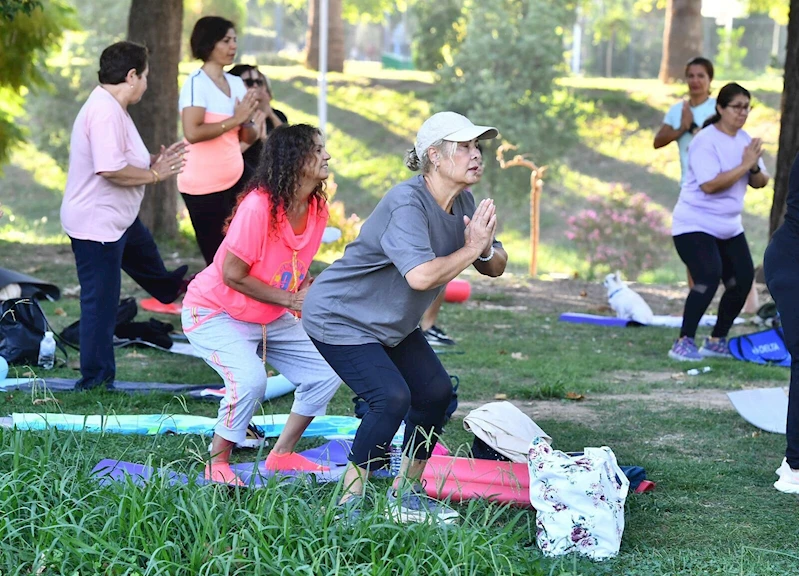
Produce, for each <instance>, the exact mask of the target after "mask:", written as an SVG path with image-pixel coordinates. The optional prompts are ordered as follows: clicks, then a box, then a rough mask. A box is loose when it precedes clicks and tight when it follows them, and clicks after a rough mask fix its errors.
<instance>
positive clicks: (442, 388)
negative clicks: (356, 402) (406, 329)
mask: <svg viewBox="0 0 799 576" xmlns="http://www.w3.org/2000/svg"><path fill="white" fill-rule="evenodd" d="M311 341H312V342H313V343H314V345H315V346H316V348H317V349H318V350H319V352H320V353H321V354H322V356H323V357H324V359H325V360H327V363H328V364H330V367H331V368H333V370H335V371H336V373H337V374H338V375H339V377H340V378H341V379H342V380H343V381H344V382H346V384H347V386H349V387H350V388H351V389H352V391H353V392H355V393H356V394H357V395H358V396H360V397H361V398H363V399H364V400H365V401H366V404H367V405H368V406H369V411H368V412H367V413H366V414H365V415H364V417H363V421H362V422H361V425H360V426H359V427H358V431H357V432H356V433H355V439H354V440H353V442H352V452H351V454H350V461H351V462H353V463H354V464H356V465H357V466H359V467H361V468H365V469H367V470H374V469H375V468H380V467H381V466H382V465H383V463H384V459H385V456H386V449H387V448H388V446H389V444H390V443H391V439H392V438H393V437H394V434H396V432H397V429H398V428H399V425H400V424H401V423H402V420H403V418H405V416H406V415H407V424H408V425H407V426H406V427H405V440H404V442H403V450H404V453H405V454H407V455H408V456H409V457H411V458H414V459H417V460H427V459H428V458H430V454H431V452H432V450H433V446H435V443H436V440H437V439H438V435H439V434H440V433H441V427H442V426H443V425H444V417H445V415H446V410H447V406H449V402H450V399H451V398H452V382H451V381H450V379H449V375H448V374H447V371H446V370H445V369H444V367H443V366H442V365H441V362H440V361H439V359H438V356H436V354H435V352H433V349H432V348H430V344H428V343H427V340H425V337H424V335H423V334H422V331H421V330H420V329H418V328H417V329H416V330H414V331H413V332H412V333H411V334H410V336H408V337H407V338H405V340H403V341H402V342H400V343H399V344H397V345H396V346H394V347H393V348H391V347H388V346H383V345H381V344H377V343H375V344H360V345H353V346H337V345H332V344H324V343H322V342H319V341H317V340H314V339H313V338H311Z"/></svg>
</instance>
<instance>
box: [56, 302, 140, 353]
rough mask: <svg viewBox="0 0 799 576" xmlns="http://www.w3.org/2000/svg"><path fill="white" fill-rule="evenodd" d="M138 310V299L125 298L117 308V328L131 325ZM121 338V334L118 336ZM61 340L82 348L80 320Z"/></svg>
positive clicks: (72, 325) (64, 332)
mask: <svg viewBox="0 0 799 576" xmlns="http://www.w3.org/2000/svg"><path fill="white" fill-rule="evenodd" d="M138 311H139V310H138V308H137V307H136V299H135V298H123V299H122V300H120V301H119V307H118V308H117V320H116V327H117V328H119V327H120V326H121V325H123V324H127V323H129V322H130V321H131V320H133V319H134V318H135V317H136V314H137V312H138ZM114 333H115V334H116V329H114ZM116 335H117V336H119V334H116ZM60 338H61V339H62V340H64V342H66V343H67V344H69V345H70V346H72V347H73V348H79V347H80V320H76V321H75V322H73V323H72V324H70V325H69V326H67V327H66V328H64V331H63V332H61V334H60Z"/></svg>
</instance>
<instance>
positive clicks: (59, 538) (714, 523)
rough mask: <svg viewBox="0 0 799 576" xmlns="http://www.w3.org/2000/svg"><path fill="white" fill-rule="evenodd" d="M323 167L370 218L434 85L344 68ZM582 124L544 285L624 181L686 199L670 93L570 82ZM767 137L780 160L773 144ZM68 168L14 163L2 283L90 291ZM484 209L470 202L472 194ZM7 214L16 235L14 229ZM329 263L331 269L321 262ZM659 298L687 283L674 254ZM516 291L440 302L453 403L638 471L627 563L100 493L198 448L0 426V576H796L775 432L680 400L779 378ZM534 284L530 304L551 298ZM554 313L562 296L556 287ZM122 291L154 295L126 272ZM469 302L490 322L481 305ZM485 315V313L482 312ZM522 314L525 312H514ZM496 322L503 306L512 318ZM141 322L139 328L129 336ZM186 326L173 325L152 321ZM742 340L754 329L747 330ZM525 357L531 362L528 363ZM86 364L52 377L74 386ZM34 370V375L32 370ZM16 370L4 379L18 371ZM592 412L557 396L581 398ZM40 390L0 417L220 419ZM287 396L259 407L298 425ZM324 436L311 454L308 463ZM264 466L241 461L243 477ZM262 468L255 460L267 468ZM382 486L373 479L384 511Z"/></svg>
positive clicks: (575, 265) (167, 406) (344, 400)
mask: <svg viewBox="0 0 799 576" xmlns="http://www.w3.org/2000/svg"><path fill="white" fill-rule="evenodd" d="M267 72H268V73H269V74H270V76H271V77H272V78H273V79H274V81H275V93H276V95H277V103H276V106H277V107H279V108H281V109H282V110H284V111H286V112H287V113H288V115H289V118H290V119H291V120H293V121H313V116H314V114H315V109H316V108H315V106H316V104H315V80H314V77H313V75H312V74H310V73H308V72H306V71H303V70H301V69H300V68H298V67H285V68H281V67H275V68H269V69H268V70H267ZM330 83H331V98H330V102H331V110H330V115H329V117H330V127H331V131H330V150H331V153H332V155H333V157H334V160H333V161H334V163H335V166H336V168H335V171H336V175H337V182H338V183H339V190H338V193H337V196H336V199H338V200H343V201H344V202H345V204H346V206H347V209H348V211H357V212H358V213H359V214H360V215H361V216H366V215H367V214H368V212H369V211H370V209H371V207H372V206H374V204H375V203H376V202H377V200H378V199H379V198H380V196H381V195H382V194H383V193H384V192H385V190H386V189H387V188H388V187H389V186H390V185H391V184H392V183H393V182H396V181H397V180H399V179H400V178H404V177H406V176H407V174H408V173H407V171H405V169H404V168H403V167H402V164H401V153H402V151H403V149H404V148H406V147H408V146H410V142H411V140H412V137H413V134H414V132H415V130H416V129H417V128H418V126H419V125H420V123H421V121H422V120H423V119H424V117H425V115H426V114H428V112H429V107H428V105H427V104H426V98H427V96H426V95H427V94H428V91H429V90H430V89H431V85H430V78H429V76H426V75H424V74H418V73H416V74H408V73H399V72H385V73H382V72H381V73H378V72H377V71H375V70H368V69H363V70H361V69H359V70H355V69H354V68H349V69H348V73H347V74H345V75H331V79H330ZM564 84H566V85H567V86H569V87H570V89H572V90H573V91H574V92H575V94H576V95H577V96H578V97H579V98H580V99H581V101H582V104H581V105H582V106H584V107H585V109H586V110H587V111H588V112H590V114H589V113H587V114H586V115H585V116H584V118H583V120H582V121H581V125H580V131H581V132H580V133H581V138H582V144H581V145H580V147H579V148H578V149H577V150H575V151H574V152H573V153H572V154H571V155H570V156H569V157H568V158H566V159H564V166H563V167H562V168H561V169H560V171H555V172H553V173H552V176H551V178H550V179H548V180H547V183H546V184H545V188H544V198H543V202H542V206H543V214H542V240H543V245H542V247H541V251H540V254H539V258H540V270H541V272H542V273H547V274H554V273H571V272H574V271H577V272H583V273H584V272H585V265H584V263H583V262H582V261H581V258H580V256H579V255H577V254H576V253H575V252H574V251H573V249H572V248H571V247H570V246H569V243H568V242H566V241H565V237H564V236H563V229H564V226H563V222H564V217H565V215H567V214H568V213H571V212H573V211H575V210H577V209H579V207H580V205H581V202H582V201H583V200H584V198H585V197H586V196H587V195H588V194H589V192H591V193H594V192H601V191H602V190H603V189H605V188H607V187H609V185H610V183H612V182H621V183H625V184H627V185H629V186H630V189H631V192H635V191H644V192H646V193H647V194H649V195H650V196H651V197H652V198H653V199H654V200H655V201H656V202H658V203H660V204H662V205H663V206H664V207H666V208H669V209H670V207H671V205H670V203H673V201H674V199H675V198H676V182H677V177H678V173H679V166H678V161H677V154H676V150H661V151H654V150H652V149H651V145H650V144H651V139H652V137H653V135H654V131H655V130H656V129H657V127H658V126H659V123H660V121H661V120H662V115H663V113H664V111H665V109H666V107H667V106H668V104H669V103H670V102H671V101H672V100H673V98H674V97H676V96H677V95H678V94H679V88H678V87H664V86H661V85H660V84H658V83H657V82H654V81H626V80H612V81H610V80H597V79H569V80H567V81H566V82H564ZM752 87H753V88H754V93H755V96H756V99H757V101H758V108H756V109H755V112H756V113H753V115H752V118H751V119H750V124H751V128H752V130H751V132H752V133H755V134H769V135H773V134H776V133H777V132H776V126H777V118H778V106H779V86H778V82H775V81H763V82H761V83H754V84H752ZM773 140H774V139H773V137H772V138H771V140H769V139H768V138H767V143H768V145H769V147H768V150H769V158H767V164H769V166H773V158H774V152H775V148H774V147H775V146H776V142H774V141H773ZM64 177H65V176H64V174H63V171H61V170H60V169H59V168H58V166H56V165H55V164H54V163H53V162H52V161H51V160H50V159H49V158H48V157H47V156H45V155H42V154H41V153H39V152H37V151H36V150H35V149H33V148H32V147H24V148H21V149H20V150H19V151H18V152H17V153H16V155H15V157H14V161H13V163H12V164H10V165H9V166H7V167H5V175H4V178H3V180H2V181H0V186H2V190H3V195H2V202H3V204H4V206H5V207H7V208H8V211H9V212H10V216H11V217H9V218H7V219H4V220H2V221H0V251H2V253H3V255H4V258H3V266H5V267H9V268H13V269H17V270H20V271H23V272H27V273H30V274H34V275H37V276H40V277H42V278H45V279H49V280H51V281H55V282H57V283H58V284H59V286H61V287H62V288H67V287H73V286H76V285H77V278H76V273H75V268H74V260H73V257H72V254H71V250H70V248H69V245H68V244H67V239H66V237H65V236H64V235H63V234H62V233H61V231H60V227H59V224H58V205H59V202H60V197H61V194H62V191H63V183H64ZM478 193H479V191H478ZM498 202H499V203H500V206H501V207H502V206H503V205H504V206H505V207H506V210H505V212H504V214H505V216H504V221H505V224H504V229H503V233H502V235H501V239H502V240H503V241H504V243H505V245H506V247H507V248H508V250H509V253H510V257H511V263H512V266H511V269H512V270H513V271H517V272H519V271H524V270H526V269H527V259H528V257H529V241H528V238H527V232H528V230H527V228H526V226H527V224H526V217H527V210H526V207H524V206H523V203H520V201H519V200H516V201H511V200H506V199H503V198H499V199H498ZM768 203H769V202H768V191H766V192H765V193H763V194H762V195H760V196H758V195H757V194H754V193H752V191H750V193H748V205H747V210H748V213H747V215H746V219H745V223H746V226H747V227H748V228H747V229H748V235H749V237H750V241H751V242H752V244H753V247H754V249H753V252H754V254H755V260H759V255H758V251H759V250H761V249H762V247H763V245H764V242H765V233H766V218H767V207H766V204H768ZM12 217H13V218H12ZM161 247H162V251H163V253H164V255H165V257H166V258H167V260H168V264H169V265H170V266H176V265H178V264H179V263H184V262H187V263H189V264H190V266H191V267H192V270H193V271H196V270H199V269H200V266H201V264H200V259H199V254H198V251H197V249H196V247H195V246H194V244H193V242H192V241H191V239H190V238H186V237H182V238H181V239H179V240H178V241H174V242H170V243H162V244H161ZM329 256H330V255H329V254H328V255H326V258H329ZM649 279H651V280H656V281H673V280H676V279H679V280H682V269H681V266H680V265H679V264H678V263H677V262H676V260H674V259H673V260H672V262H670V263H669V264H667V265H666V266H664V267H663V268H662V269H661V270H658V271H657V272H656V273H654V274H651V275H649ZM512 280H513V281H514V282H515V283H516V284H519V285H521V288H514V289H513V290H510V289H507V290H506V289H499V290H492V291H490V292H489V291H487V290H485V289H483V288H481V285H480V284H478V283H474V285H473V296H472V302H473V303H474V304H475V306H470V307H466V306H457V305H446V306H445V307H444V309H443V311H442V316H441V324H442V325H444V326H445V327H446V328H447V330H448V331H449V332H450V333H451V334H452V335H453V336H454V337H456V338H457V339H458V341H459V348H460V349H461V350H463V351H464V352H465V353H464V354H463V355H454V354H447V355H444V356H442V361H443V362H444V365H445V367H446V368H447V369H448V370H449V371H450V372H451V373H454V374H457V375H458V376H459V377H460V380H461V388H460V401H461V404H462V406H473V405H478V404H480V403H483V402H487V401H491V400H492V399H493V398H494V397H495V395H497V394H504V395H506V396H507V397H508V398H509V399H510V400H511V401H513V402H514V403H516V404H517V405H519V406H522V407H523V408H524V409H525V410H532V411H536V413H537V416H536V422H537V423H538V424H539V425H541V426H542V428H543V429H544V430H546V431H547V432H548V433H549V434H550V435H551V436H553V438H554V439H555V444H556V447H558V448H561V449H563V450H567V451H568V450H579V449H582V448H583V447H585V446H600V445H608V446H611V447H612V448H613V450H614V452H615V453H616V455H617V457H618V459H619V461H620V462H621V463H622V464H625V465H626V464H630V465H640V466H643V467H645V468H646V470H647V472H648V474H649V476H650V478H651V479H652V480H654V481H655V482H657V484H658V486H657V489H656V491H655V492H653V493H649V494H643V495H631V496H630V498H629V499H628V501H627V509H626V523H627V527H626V531H625V535H624V541H623V544H622V549H621V553H620V555H619V557H618V558H617V559H615V560H612V561H609V562H606V563H603V564H592V563H589V562H586V561H582V560H578V559H576V558H571V557H570V558H565V559H561V560H547V559H543V558H542V557H541V555H540V553H539V552H538V551H537V549H536V547H535V543H534V541H535V530H534V515H533V513H532V512H529V511H525V510H517V509H504V508H501V507H496V506H490V505H486V504H485V503H473V504H470V505H469V506H465V507H462V508H461V512H462V513H463V515H464V517H465V519H464V520H463V521H462V522H461V524H460V527H457V528H455V529H452V530H441V529H438V528H430V527H412V528H408V527H398V526H396V525H393V524H392V523H390V522H387V521H385V520H383V519H382V517H381V516H379V515H377V514H372V515H367V516H366V518H365V519H364V521H363V522H361V523H358V524H356V525H354V526H343V525H341V524H340V523H336V522H333V521H332V516H331V514H330V507H331V503H332V502H334V500H335V491H336V490H337V489H338V488H337V487H336V486H331V485H328V486H313V485H296V486H277V485H270V486H269V487H268V488H267V489H265V490H260V491H248V490H242V491H232V492H230V491H226V490H220V489H218V488H214V487H200V486H189V487H183V486H170V485H168V483H166V482H165V481H161V480H158V481H155V482H152V483H150V484H149V485H147V486H144V487H139V486H134V485H132V484H119V485H113V486H100V485H98V484H97V483H96V482H95V481H94V480H92V479H91V478H90V477H89V472H90V470H91V468H92V467H93V466H94V465H95V464H96V463H97V462H98V461H99V460H101V459H103V458H120V459H124V460H129V461H135V462H141V463H146V462H151V463H152V464H155V465H166V466H169V467H170V468H172V469H174V470H176V471H179V472H190V471H196V470H197V469H199V467H200V466H201V461H202V458H203V456H204V455H205V453H206V445H207V439H206V438H200V437H196V436H185V437H167V436H156V437H132V436H114V435H104V436H101V435H90V434H75V433H66V432H55V431H47V432H41V433H28V432H18V431H7V430H3V431H0V574H2V576H6V575H8V574H70V575H71V574H75V573H78V574H81V575H83V574H142V575H143V574H157V573H170V574H172V573H174V574H222V573H224V574H238V573H247V574H398V573H420V574H434V573H435V574H439V573H442V574H444V573H447V574H575V575H576V574H584V575H587V574H592V575H593V574H606V575H614V576H615V575H619V574H624V575H640V576H644V575H647V576H648V575H661V574H662V575H666V574H668V575H672V574H673V575H683V574H691V575H694V574H696V575H728V574H737V575H758V576H763V575H764V576H771V575H774V576H776V575H784V574H793V573H796V569H795V565H796V562H797V559H798V558H797V556H798V555H799V553H797V550H799V528H797V527H796V522H795V519H796V516H797V514H798V513H799V500H797V499H796V498H792V497H788V496H784V495H780V494H778V493H777V492H776V491H775V490H774V489H773V488H772V487H771V483H772V482H773V481H774V479H775V476H774V473H773V471H774V469H775V468H776V467H777V465H778V464H779V460H780V458H781V453H782V451H783V443H784V438H783V437H781V436H777V435H771V434H765V433H764V434H758V433H756V431H755V430H754V429H753V428H752V427H751V426H749V425H748V424H746V423H745V422H744V421H743V420H742V419H741V418H740V417H739V416H738V415H737V414H736V413H735V412H734V411H732V410H730V409H729V407H726V408H725V407H723V406H722V407H719V406H717V405H703V404H702V403H691V402H690V399H691V398H695V397H697V396H701V395H703V394H705V395H709V396H708V397H710V396H713V395H715V396H714V397H717V396H718V395H719V394H720V393H721V392H722V391H726V390H734V389H740V388H742V387H755V386H766V387H773V386H778V385H784V384H786V383H787V379H788V374H787V371H786V370H784V369H781V368H770V367H762V366H755V365H749V364H742V363H737V362H723V361H708V362H707V364H708V365H710V366H711V367H712V368H713V370H712V372H710V373H709V374H703V375H701V376H698V377H693V378H692V377H687V376H684V375H682V374H681V370H683V369H684V367H682V366H675V364H673V363H671V362H670V361H669V360H668V359H667V358H666V356H665V352H666V350H667V349H668V347H669V346H670V344H671V339H672V338H673V333H672V331H670V330H663V329H656V328H646V329H640V330H619V331H608V330H606V329H601V328H597V327H591V326H575V325H562V324H559V323H558V322H557V321H556V314H557V312H556V311H555V310H554V308H553V307H552V306H550V307H547V308H544V309H538V308H536V307H535V306H531V305H529V302H527V301H525V300H524V298H525V294H528V293H529V291H528V290H527V287H525V286H524V284H525V279H524V278H522V277H516V278H512ZM540 286H541V285H540V284H537V285H535V286H533V288H536V289H540ZM548 289H549V290H551V291H553V296H555V294H554V291H556V290H558V283H551V288H548ZM123 294H125V295H133V296H137V297H143V296H144V293H143V292H142V291H141V290H140V289H138V288H137V287H136V286H135V285H134V284H133V283H132V282H131V281H130V280H129V279H128V278H127V277H124V279H123ZM478 305H479V306H478ZM488 305H492V306H491V309H488V308H487V306H488ZM518 305H527V309H526V310H522V309H520V308H518V307H517V308H512V307H514V306H518ZM503 307H506V308H510V309H503ZM44 308H45V310H46V312H47V315H48V318H49V319H50V320H51V322H52V323H53V324H54V325H55V327H56V329H58V330H60V329H62V328H63V327H64V326H66V325H67V324H69V323H71V322H73V321H74V320H75V319H77V317H78V314H79V307H78V301H77V300H76V299H74V298H63V299H62V300H60V301H59V302H55V303H45V304H44ZM147 317H149V314H147V313H140V318H139V319H146V318H147ZM159 318H160V319H162V320H167V321H171V322H177V321H178V319H177V318H175V317H159ZM737 330H738V331H741V330H747V328H738V329H737ZM514 353H521V356H519V355H518V354H514ZM117 365H118V378H119V379H124V380H150V381H163V382H186V383H206V382H214V381H216V375H215V373H214V372H213V371H212V370H211V369H210V368H208V367H207V366H206V365H205V364H204V363H203V362H202V361H200V360H198V359H195V358H187V357H181V356H177V355H170V354H164V353H161V352H158V351H154V350H147V349H145V350H140V351H139V350H136V351H134V350H131V349H127V350H126V349H123V350H120V351H119V352H118V354H117ZM76 366H77V358H76V356H75V354H74V353H72V354H71V358H70V364H69V365H68V366H63V367H59V368H57V369H56V370H54V371H53V372H52V375H53V376H59V377H66V378H71V377H76V376H77V372H76V370H75V368H76ZM24 371H25V369H24V368H23V369H21V372H24ZM12 375H13V374H12ZM570 392H573V393H577V394H582V395H584V396H585V400H584V401H582V402H573V401H569V400H565V399H564V398H565V396H566V395H567V394H568V393H570ZM42 395H43V392H41V391H40V392H37V393H36V394H31V393H20V392H11V393H4V394H2V395H0V415H5V414H9V413H11V412H25V411H63V412H67V413H85V414H90V413H91V414H99V413H112V412H115V413H119V414H122V413H161V412H163V411H166V412H174V413H183V412H185V411H188V412H189V413H191V414H197V415H205V416H213V415H214V414H215V413H216V404H215V403H212V402H201V401H195V400H191V399H188V398H183V397H180V396H178V397H173V396H170V395H165V394H138V395H125V394H118V393H117V394H115V393H110V392H104V391H93V392H87V393H71V394H56V395H55V397H56V398H57V399H58V400H59V403H58V404H57V405H56V404H52V403H50V404H43V405H36V406H34V404H33V401H34V400H37V399H40V398H41V397H42ZM350 397H351V393H349V391H348V389H346V388H344V387H342V389H341V390H340V391H339V392H338V393H337V395H336V396H335V398H334V399H333V401H332V403H331V405H330V408H329V413H336V414H351V413H352V402H351V399H350ZM290 405H291V398H290V397H288V398H279V399H276V400H273V401H271V402H269V403H267V404H265V405H264V406H263V407H262V409H263V411H264V412H265V413H285V412H287V411H288V410H289V408H290ZM464 414H465V410H461V411H460V412H459V413H458V414H457V415H456V417H455V418H454V419H453V421H452V422H451V423H450V424H449V425H448V426H447V428H446V432H445V434H444V436H443V440H444V442H445V443H446V444H447V445H448V446H450V448H452V449H453V450H458V451H460V452H464V451H466V450H467V449H468V446H469V445H470V443H471V437H470V435H469V434H468V433H467V432H465V431H464V430H463V428H462V418H463V415H464ZM315 442H318V440H303V441H302V444H301V448H302V447H308V446H311V445H313V444H314V443H315ZM258 456H259V454H257V453H255V452H253V451H246V452H241V453H237V454H236V458H237V459H238V460H241V461H244V460H253V459H255V458H256V457H258ZM260 456H263V454H260ZM383 488H385V483H380V482H376V485H375V493H376V495H377V505H378V507H379V506H381V505H382V500H381V498H380V493H381V490H382V489H383Z"/></svg>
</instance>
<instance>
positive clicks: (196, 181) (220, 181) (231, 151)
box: [178, 68, 247, 195]
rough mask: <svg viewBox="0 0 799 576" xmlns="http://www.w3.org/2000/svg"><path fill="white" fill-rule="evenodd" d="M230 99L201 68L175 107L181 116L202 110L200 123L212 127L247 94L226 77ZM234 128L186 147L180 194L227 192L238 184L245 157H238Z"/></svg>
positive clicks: (238, 82)
mask: <svg viewBox="0 0 799 576" xmlns="http://www.w3.org/2000/svg"><path fill="white" fill-rule="evenodd" d="M225 78H226V79H227V82H228V86H230V96H227V95H226V94H225V93H224V92H222V91H221V90H220V89H219V88H218V87H217V85H216V84H214V81H213V80H211V78H209V77H208V74H206V73H205V71H204V70H203V69H202V68H201V69H199V70H197V71H195V72H192V73H191V74H190V75H189V77H188V78H187V79H186V82H185V83H184V84H183V88H181V90H180V99H179V101H178V108H179V109H180V113H181V116H182V115H183V110H184V108H188V107H198V108H204V109H205V116H204V117H203V122H204V123H205V124H215V123H217V122H224V121H225V120H227V119H229V118H231V117H232V116H233V113H234V112H235V110H236V102H237V101H240V100H241V99H242V98H244V96H245V95H246V94H247V88H246V87H245V86H244V81H243V80H242V79H241V78H239V77H238V76H233V75H232V74H225ZM240 131H241V127H239V126H237V127H235V128H232V129H230V130H228V131H226V132H224V133H223V134H222V135H221V136H218V137H216V138H212V139H211V140H205V141H203V142H195V143H194V144H189V143H188V141H186V144H188V146H187V150H188V153H187V154H186V165H185V166H184V167H183V172H181V173H180V174H178V190H179V191H180V192H182V193H183V194H190V195H202V194H211V193H213V192H221V191H223V190H227V189H228V188H230V187H231V186H233V185H234V184H235V183H236V182H238V181H239V178H241V175H242V174H243V173H244V158H243V157H242V155H241V144H239V132H240Z"/></svg>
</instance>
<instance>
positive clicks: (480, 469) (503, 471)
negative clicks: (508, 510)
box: [422, 456, 532, 508]
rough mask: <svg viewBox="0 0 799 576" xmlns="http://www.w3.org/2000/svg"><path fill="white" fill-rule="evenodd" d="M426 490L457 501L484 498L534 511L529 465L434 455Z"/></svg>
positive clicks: (429, 493) (424, 477) (428, 467)
mask: <svg viewBox="0 0 799 576" xmlns="http://www.w3.org/2000/svg"><path fill="white" fill-rule="evenodd" d="M422 479H423V480H425V482H423V483H424V484H425V491H426V492H427V494H428V495H429V496H432V497H434V498H440V499H443V498H449V499H451V500H452V501H453V502H460V501H461V500H471V499H473V498H484V499H487V500H491V501H492V502H499V503H502V504H513V505H514V506H520V507H525V508H531V507H532V506H531V504H530V474H529V472H528V471H527V464H519V463H516V462H499V461H496V460H479V459H476V458H456V457H454V456H432V457H431V458H430V460H429V461H428V463H427V468H425V471H424V474H423V475H422Z"/></svg>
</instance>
